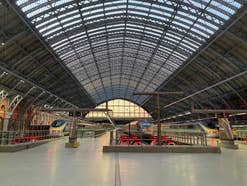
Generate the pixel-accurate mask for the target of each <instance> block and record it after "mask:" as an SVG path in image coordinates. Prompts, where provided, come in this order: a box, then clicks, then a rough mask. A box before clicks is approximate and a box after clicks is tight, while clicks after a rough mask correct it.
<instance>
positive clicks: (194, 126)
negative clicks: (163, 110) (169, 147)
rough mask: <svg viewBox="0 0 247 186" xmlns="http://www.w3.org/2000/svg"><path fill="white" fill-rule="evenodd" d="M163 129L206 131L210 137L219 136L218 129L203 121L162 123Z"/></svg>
mask: <svg viewBox="0 0 247 186" xmlns="http://www.w3.org/2000/svg"><path fill="white" fill-rule="evenodd" d="M161 128H162V131H181V132H204V133H206V135H207V137H208V138H218V137H219V131H218V129H212V128H209V127H207V126H205V125H203V124H202V123H201V122H195V123H183V124H162V125H161Z"/></svg>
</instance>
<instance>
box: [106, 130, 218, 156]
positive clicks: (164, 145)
mask: <svg viewBox="0 0 247 186" xmlns="http://www.w3.org/2000/svg"><path fill="white" fill-rule="evenodd" d="M110 137H111V138H112V139H110V145H109V146H103V152H135V153H136V152H140V153H221V149H220V147H219V146H208V143H207V137H206V133H203V132H181V131H179V132H176V131H172V132H170V131H169V132H164V131H163V132H162V136H161V145H159V144H158V136H157V135H153V134H147V133H143V132H137V131H131V132H130V133H124V132H123V131H120V130H116V132H115V135H110Z"/></svg>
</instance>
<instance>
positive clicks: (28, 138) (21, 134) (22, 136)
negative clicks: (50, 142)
mask: <svg viewBox="0 0 247 186" xmlns="http://www.w3.org/2000/svg"><path fill="white" fill-rule="evenodd" d="M55 137H57V136H53V135H50V134H49V130H26V131H7V132H0V144H1V145H9V144H13V145H14V144H19V143H27V142H36V141H40V140H45V139H51V138H55Z"/></svg>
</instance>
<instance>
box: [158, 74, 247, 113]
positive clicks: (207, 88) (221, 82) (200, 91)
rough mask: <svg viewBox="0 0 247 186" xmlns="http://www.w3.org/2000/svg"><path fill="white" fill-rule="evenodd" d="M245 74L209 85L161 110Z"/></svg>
mask: <svg viewBox="0 0 247 186" xmlns="http://www.w3.org/2000/svg"><path fill="white" fill-rule="evenodd" d="M245 74H247V70H245V71H243V72H240V73H238V74H236V75H234V76H231V77H229V78H227V79H224V80H222V81H219V82H218V83H215V84H213V85H211V86H208V87H206V88H204V89H202V90H199V91H197V92H195V93H193V94H190V95H188V96H186V97H184V98H182V99H179V100H177V101H174V102H172V103H170V104H168V105H165V106H163V107H162V109H165V108H168V107H171V106H173V105H175V104H177V103H180V102H183V101H185V100H187V99H189V98H191V97H194V96H196V95H198V94H201V93H202V92H205V91H207V90H210V89H212V88H214V87H217V86H219V85H221V84H224V83H226V82H228V81H231V80H233V79H235V78H238V77H240V76H243V75H245Z"/></svg>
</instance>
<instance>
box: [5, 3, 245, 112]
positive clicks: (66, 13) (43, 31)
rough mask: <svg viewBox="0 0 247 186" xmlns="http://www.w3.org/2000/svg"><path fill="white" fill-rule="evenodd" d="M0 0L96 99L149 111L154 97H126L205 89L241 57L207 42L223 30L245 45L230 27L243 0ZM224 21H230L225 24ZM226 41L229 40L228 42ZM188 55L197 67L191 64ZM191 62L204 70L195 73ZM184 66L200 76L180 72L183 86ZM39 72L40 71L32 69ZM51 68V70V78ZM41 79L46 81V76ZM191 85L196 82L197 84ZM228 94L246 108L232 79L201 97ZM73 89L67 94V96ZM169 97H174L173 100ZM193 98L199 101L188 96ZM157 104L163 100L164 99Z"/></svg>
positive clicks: (182, 106) (227, 103) (223, 100)
mask: <svg viewBox="0 0 247 186" xmlns="http://www.w3.org/2000/svg"><path fill="white" fill-rule="evenodd" d="M6 1H9V2H10V4H11V5H13V6H14V7H15V8H16V10H17V11H18V12H19V13H20V15H21V16H22V17H25V18H24V20H26V21H27V22H28V23H29V25H30V27H31V28H34V29H33V30H34V31H36V32H39V34H36V35H38V37H40V38H41V40H43V41H44V42H43V44H44V45H46V46H47V47H46V48H47V49H49V52H50V53H52V55H53V56H54V57H55V59H56V60H57V61H59V63H60V64H61V65H63V67H64V68H66V69H67V70H68V71H69V72H70V75H71V76H73V79H76V80H75V81H76V82H77V85H78V86H80V87H81V90H83V91H85V92H86V94H87V95H89V97H90V98H92V100H93V101H94V102H95V104H98V103H102V102H104V101H107V100H111V99H114V98H122V99H127V100H131V101H133V102H135V103H138V104H139V105H143V106H144V107H147V108H148V105H149V104H147V103H153V99H154V98H152V97H143V96H132V93H133V92H135V91H139V92H145V91H149V92H152V91H157V90H161V89H165V88H166V87H170V88H173V89H176V88H180V89H182V88H184V89H185V90H183V91H185V92H186V93H187V94H186V95H188V94H190V93H191V92H193V90H198V89H201V88H203V87H206V86H209V85H210V82H211V81H214V82H217V81H216V79H217V78H218V79H222V78H223V77H227V76H225V75H224V73H225V72H228V68H231V67H232V69H231V70H232V72H233V73H232V74H237V73H238V72H237V68H238V65H239V63H240V65H241V62H237V61H235V60H234V59H231V58H229V57H228V54H229V56H231V53H232V52H235V51H236V50H240V49H238V47H235V48H234V49H232V50H230V49H229V48H228V49H227V50H228V52H229V53H227V55H224V54H223V55H222V53H224V52H223V50H224V47H222V51H221V50H220V49H219V50H216V49H214V48H213V45H212V44H214V43H215V42H216V40H217V39H218V38H220V37H221V36H222V35H223V34H224V33H225V32H226V34H227V37H229V40H230V39H232V38H233V39H234V40H238V41H239V46H242V45H245V46H246V37H245V36H244V34H243V35H241V34H239V35H236V34H235V32H237V30H234V31H229V29H230V28H231V27H232V26H233V25H234V24H235V23H237V21H238V20H239V19H240V18H236V17H234V16H235V15H236V14H241V15H243V14H245V13H241V11H242V12H243V9H245V8H246V1H245V0H244V1H241V0H236V1H235V0H233V1H220V0H205V1H201V0H190V1H187V0H183V1H181V0H155V1H150V0H88V1H79V0H60V1H58V0H42V1H41V0H31V1H27V0H17V1H16V2H14V1H11V0H6ZM14 3H16V4H15V5H14ZM240 10H241V11H240ZM239 12H240V13H239ZM24 15H25V16H24ZM229 20H231V21H232V24H231V23H228V22H229ZM243 25H244V24H243ZM243 27H244V26H241V28H243ZM211 45H212V46H211ZM226 45H227V46H228V45H230V42H228V41H227V40H226ZM208 46H211V48H210V49H209V50H207V52H205V53H203V56H200V55H199V54H198V55H197V53H201V52H203V51H205V50H206V49H207V48H208ZM203 47H205V49H203ZM219 48H220V47H219ZM226 48H227V47H226ZM37 51H39V50H37ZM41 52H42V50H41ZM240 52H241V51H240ZM33 54H35V55H36V53H35V52H34V53H32V54H30V55H29V54H27V53H26V54H25V55H24V57H23V58H21V59H19V60H18V61H17V63H15V64H13V65H14V67H21V64H23V61H25V59H29V58H33V57H34V59H35V56H33ZM243 55H244V54H243ZM243 55H242V54H241V55H240V56H241V57H242V56H243ZM194 59H198V61H201V62H202V63H203V64H199V65H196V64H193V63H192V61H193V60H194ZM208 60H212V61H223V62H224V65H223V66H222V67H219V66H217V69H216V70H218V72H215V73H212V69H211V68H210V67H211V64H209V63H207V61H208ZM36 62H38V61H36ZM190 63H192V65H191V66H190ZM204 63H205V64H204ZM232 63H233V64H232ZM185 67H186V68H185ZM192 67H193V68H195V69H199V68H202V69H199V70H197V72H194V71H193V68H192ZM22 68H24V67H22ZM186 69H187V70H188V71H189V72H190V73H193V74H194V76H191V81H194V79H196V78H194V77H195V76H197V75H201V74H203V75H205V77H200V78H198V79H197V80H196V81H195V82H193V83H191V84H192V85H191V87H190V85H189V83H188V82H186V77H180V78H179V79H180V81H181V85H176V83H175V82H174V80H173V79H175V80H177V79H176V78H177V77H179V73H180V72H184V70H186ZM49 70H50V69H48V71H49ZM38 72H40V70H37V72H33V73H32V74H33V75H36V73H38ZM185 72H186V73H187V71H185ZM53 73H54V72H53V70H52V71H51V76H53ZM186 73H185V74H186ZM210 74H213V77H210ZM54 75H55V76H53V77H54V79H58V80H57V81H56V82H54V83H53V84H52V86H57V88H56V89H57V91H58V92H61V90H62V89H61V88H59V87H58V86H59V82H60V81H62V80H63V79H64V78H65V77H66V76H65V77H59V78H58V77H57V76H56V73H54ZM43 81H44V82H46V81H47V80H46V79H45V78H44V79H43ZM170 82H171V83H170ZM183 83H184V84H186V86H185V85H184V84H183ZM196 83H200V86H198V85H197V84H196ZM168 85H169V86H168ZM203 85H204V86H203ZM52 86H51V87H52ZM227 91H230V92H233V93H234V95H235V96H236V97H237V98H238V99H239V100H242V102H243V103H244V104H245V105H246V101H245V97H244V96H242V93H241V92H239V91H238V89H236V86H233V85H232V84H231V82H227V83H224V86H223V85H222V86H220V87H214V88H213V89H210V90H208V91H205V92H204V93H203V95H204V96H205V97H208V96H210V95H211V96H216V97H218V98H217V99H218V102H219V103H218V102H217V104H223V105H224V106H225V107H230V106H231V101H229V99H228V98H227V97H221V95H222V94H224V93H225V92H227ZM72 92H73V91H68V94H72ZM197 96H198V97H201V95H197ZM205 99H206V98H205ZM215 99H216V98H215ZM169 100H170V101H173V102H175V101H176V99H175V98H171V99H169ZM193 100H195V101H198V99H196V98H194V97H193ZM185 102H186V103H188V101H185ZM162 103H164V104H167V105H168V104H169V101H168V100H167V101H162ZM197 104H198V105H203V104H204V103H203V104H202V103H201V102H200V103H199V102H198V103H197ZM209 104H210V105H211V106H212V107H214V108H216V107H217V106H218V105H217V104H215V103H213V102H212V101H209ZM150 105H151V104H150ZM179 106H180V108H176V112H178V111H182V110H184V109H185V108H186V106H187V105H186V104H185V103H183V102H181V104H180V103H179ZM149 109H150V108H149Z"/></svg>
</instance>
